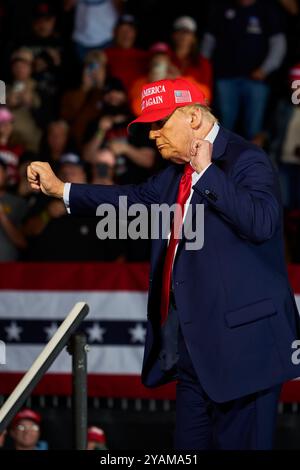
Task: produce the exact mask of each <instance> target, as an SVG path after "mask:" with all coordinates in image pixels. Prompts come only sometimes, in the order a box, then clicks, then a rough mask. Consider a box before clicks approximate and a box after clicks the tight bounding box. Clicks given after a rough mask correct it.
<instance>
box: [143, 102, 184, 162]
mask: <svg viewBox="0 0 300 470" xmlns="http://www.w3.org/2000/svg"><path fill="white" fill-rule="evenodd" d="M149 138H150V139H151V140H155V143H156V147H157V148H158V150H159V152H160V154H161V156H162V157H163V158H164V159H165V160H170V161H172V162H174V163H186V162H188V161H190V158H189V145H190V142H191V140H192V138H193V130H192V128H191V126H190V118H189V115H188V114H187V113H184V112H183V111H182V110H181V109H176V110H175V111H174V112H173V113H172V114H171V116H170V117H169V118H167V119H164V120H162V121H156V122H153V123H152V124H151V130H150V132H149Z"/></svg>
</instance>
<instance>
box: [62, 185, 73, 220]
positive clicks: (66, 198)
mask: <svg viewBox="0 0 300 470" xmlns="http://www.w3.org/2000/svg"><path fill="white" fill-rule="evenodd" d="M70 189H71V183H65V184H64V194H63V200H64V203H65V206H66V209H67V212H68V214H71V210H70V203H69V198H70Z"/></svg>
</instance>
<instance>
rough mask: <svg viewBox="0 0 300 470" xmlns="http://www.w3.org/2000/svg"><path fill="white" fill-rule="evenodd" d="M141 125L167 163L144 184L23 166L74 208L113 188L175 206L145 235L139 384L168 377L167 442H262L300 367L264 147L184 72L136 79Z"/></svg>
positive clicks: (79, 210)
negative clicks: (221, 113) (148, 246)
mask: <svg viewBox="0 0 300 470" xmlns="http://www.w3.org/2000/svg"><path fill="white" fill-rule="evenodd" d="M147 124H148V125H149V126H150V132H149V137H150V138H151V139H154V140H155V142H156V145H157V148H158V149H159V151H160V153H161V155H162V157H163V158H164V159H165V160H168V161H169V162H170V165H169V166H167V168H166V169H164V170H162V171H161V172H160V173H158V174H157V175H154V176H152V177H151V178H149V179H148V180H147V181H146V182H145V183H142V184H139V185H125V186H109V187H108V186H102V185H86V184H71V185H70V184H68V183H66V184H63V183H62V182H61V181H60V180H59V179H58V178H57V177H56V176H55V175H54V173H53V172H52V170H51V168H50V166H49V165H48V164H47V163H42V162H33V163H32V164H31V165H30V166H29V167H28V179H29V182H30V184H31V186H32V188H33V189H37V190H41V191H43V192H44V193H46V194H48V195H50V196H55V197H59V198H62V199H64V201H65V204H66V206H67V208H68V211H69V212H71V214H74V215H77V214H78V215H79V214H80V215H82V214H91V215H95V212H96V209H97V207H98V205H99V204H101V203H110V204H113V205H114V206H115V207H117V206H118V204H119V197H120V196H127V202H128V206H130V205H131V204H134V203H143V204H144V205H146V206H147V207H152V206H153V205H154V204H163V203H164V204H167V205H168V206H172V205H173V204H174V203H175V202H176V203H177V205H176V209H175V213H174V217H173V225H172V227H171V229H170V230H169V231H168V236H167V237H164V236H162V235H161V236H160V237H159V238H158V239H153V240H152V252H151V253H152V254H151V267H150V279H149V281H150V287H149V297H148V315H147V316H148V322H147V336H146V344H145V352H144V359H143V368H142V381H143V383H144V385H146V386H147V387H156V386H158V385H162V384H164V383H167V382H170V381H174V380H176V381H177V398H176V429H175V435H174V446H175V448H176V449H184V450H188V449H193V450H199V449H271V448H272V440H273V433H274V427H275V418H276V411H277V403H278V397H279V393H280V389H281V385H282V383H283V382H284V381H286V380H289V379H292V378H295V377H298V376H300V366H299V365H298V364H297V361H295V360H293V352H294V349H293V342H294V341H295V340H297V339H299V337H300V334H299V316H298V311H297V307H296V304H295V300H294V295H293V292H292V290H291V288H290V285H289V281H288V277H287V271H286V266H285V260H284V248H283V235H282V207H281V201H280V191H279V185H278V180H277V175H276V172H275V170H274V168H273V166H272V164H271V162H270V160H269V158H268V156H267V155H266V154H265V153H264V152H263V151H262V150H261V149H259V148H258V147H256V146H255V145H253V144H251V143H249V142H247V141H246V140H244V139H242V138H241V137H239V136H238V135H236V134H234V133H232V132H229V131H227V130H226V129H224V128H223V127H222V126H219V124H218V122H217V120H216V118H215V117H214V116H213V114H212V113H211V112H210V110H209V108H208V107H207V106H206V103H205V99H204V97H203V95H202V93H201V92H200V91H199V90H198V88H197V87H196V85H194V84H193V83H191V82H189V81H187V80H183V79H176V80H162V81H159V82H154V83H151V84H148V85H146V86H145V87H144V89H143V94H142V113H141V115H140V116H139V117H138V118H137V119H136V120H135V121H133V122H132V123H131V125H130V126H129V128H130V130H131V129H133V130H135V131H138V128H139V126H141V125H147ZM201 205H202V206H201ZM199 206H201V207H204V223H203V221H202V220H200V222H199V220H198V218H197V208H198V207H199ZM188 214H189V215H190V217H189V219H188V217H187V215H188ZM187 220H189V221H190V223H191V228H192V229H193V230H192V232H194V233H195V234H196V235H197V233H198V232H201V230H200V229H203V232H204V244H202V245H201V246H200V247H199V246H198V248H197V249H188V243H187V233H188V232H187V233H186V232H185V230H182V232H184V233H183V234H182V236H178V233H179V232H178V228H182V227H183V228H184V227H185V224H188V223H189V222H187ZM200 225H201V227H200ZM180 233H181V232H180ZM196 235H195V236H196ZM195 246H196V245H195Z"/></svg>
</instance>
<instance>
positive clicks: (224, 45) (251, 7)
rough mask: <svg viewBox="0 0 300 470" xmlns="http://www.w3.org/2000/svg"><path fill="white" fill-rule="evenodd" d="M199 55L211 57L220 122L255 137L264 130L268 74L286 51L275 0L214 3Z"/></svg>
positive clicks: (251, 137)
mask: <svg viewBox="0 0 300 470" xmlns="http://www.w3.org/2000/svg"><path fill="white" fill-rule="evenodd" d="M201 53H202V55H203V56H204V57H206V58H207V59H212V61H213V68H214V70H213V72H214V76H215V80H216V92H215V93H216V95H215V99H216V106H217V108H218V112H219V115H220V121H221V123H222V124H223V125H224V126H225V127H226V128H228V129H230V130H235V128H236V125H237V121H238V118H239V116H240V113H241V112H242V115H243V125H242V129H239V130H240V132H241V133H242V134H243V136H244V137H246V138H247V139H248V140H253V141H254V140H255V137H256V136H257V135H258V134H260V132H261V131H262V128H263V122H264V115H265V111H266V107H267V103H268V97H269V93H270V87H269V83H268V79H269V77H270V75H271V74H272V73H273V72H275V71H276V70H278V69H279V67H280V66H281V64H282V62H283V59H284V57H285V53H286V38H285V35H284V32H283V25H282V21H281V16H280V14H279V11H278V6H277V5H276V3H275V2H272V3H271V2H263V1H261V0H235V2H232V1H225V2H222V3H219V4H218V6H217V7H216V9H215V11H213V12H212V14H211V20H210V21H209V24H208V28H207V31H206V34H205V35H204V39H203V42H202V47H201Z"/></svg>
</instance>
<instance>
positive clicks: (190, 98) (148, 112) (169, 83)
mask: <svg viewBox="0 0 300 470" xmlns="http://www.w3.org/2000/svg"><path fill="white" fill-rule="evenodd" d="M193 103H199V104H203V105H204V106H206V105H207V101H206V98H205V95H204V93H203V92H202V91H201V90H200V88H199V87H198V86H197V85H196V83H194V82H192V81H190V80H187V79H184V78H175V79H173V80H171V79H167V80H159V81H157V82H152V83H147V84H146V85H144V86H143V89H142V104H141V108H142V113H141V114H140V116H139V117H138V118H137V119H135V120H134V121H132V122H130V123H129V124H128V126H127V130H128V132H131V131H132V128H133V127H135V124H140V123H144V124H145V123H150V122H155V121H159V120H160V119H164V118H165V117H167V116H169V115H170V114H172V112H173V111H175V109H176V108H179V107H182V106H186V105H189V104H193Z"/></svg>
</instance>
